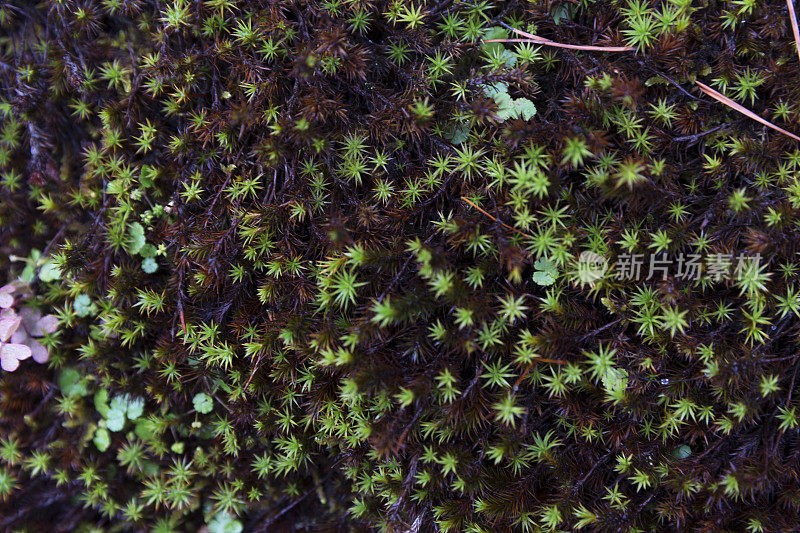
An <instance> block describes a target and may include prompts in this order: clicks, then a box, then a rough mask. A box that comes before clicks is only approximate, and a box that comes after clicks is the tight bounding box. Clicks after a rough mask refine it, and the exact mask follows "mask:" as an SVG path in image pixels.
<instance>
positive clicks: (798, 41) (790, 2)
mask: <svg viewBox="0 0 800 533" xmlns="http://www.w3.org/2000/svg"><path fill="white" fill-rule="evenodd" d="M786 5H787V6H789V20H790V21H791V23H792V32H793V33H794V44H795V46H796V47H797V57H798V59H800V28H798V27H797V14H796V13H795V12H794V0H786Z"/></svg>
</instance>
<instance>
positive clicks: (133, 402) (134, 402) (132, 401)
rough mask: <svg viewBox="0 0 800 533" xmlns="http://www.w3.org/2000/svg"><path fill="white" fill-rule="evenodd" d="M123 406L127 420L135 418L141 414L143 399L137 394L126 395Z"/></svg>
mask: <svg viewBox="0 0 800 533" xmlns="http://www.w3.org/2000/svg"><path fill="white" fill-rule="evenodd" d="M125 406H126V407H127V413H128V420H136V419H137V418H139V417H140V416H142V411H144V399H143V398H139V397H138V396H128V397H127V398H126V403H125Z"/></svg>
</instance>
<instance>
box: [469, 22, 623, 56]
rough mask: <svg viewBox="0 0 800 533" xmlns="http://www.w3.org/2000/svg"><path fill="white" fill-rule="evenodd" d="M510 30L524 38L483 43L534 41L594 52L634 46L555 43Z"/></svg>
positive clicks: (520, 31)
mask: <svg viewBox="0 0 800 533" xmlns="http://www.w3.org/2000/svg"><path fill="white" fill-rule="evenodd" d="M511 30H512V31H513V32H514V33H516V34H518V35H522V36H523V37H525V39H488V40H486V41H484V42H485V43H530V42H533V43H536V44H542V45H545V46H554V47H556V48H569V49H570V50H588V51H594V52H632V51H633V50H634V48H633V47H632V46H589V45H582V44H564V43H557V42H555V41H551V40H550V39H545V38H544V37H539V36H538V35H534V34H532V33H528V32H525V31H522V30H518V29H516V28H511Z"/></svg>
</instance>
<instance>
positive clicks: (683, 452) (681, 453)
mask: <svg viewBox="0 0 800 533" xmlns="http://www.w3.org/2000/svg"><path fill="white" fill-rule="evenodd" d="M672 455H673V457H675V458H677V459H686V458H687V457H689V456H690V455H692V449H691V448H690V447H689V446H687V445H686V444H681V445H680V446H677V447H676V448H675V449H674V450H672Z"/></svg>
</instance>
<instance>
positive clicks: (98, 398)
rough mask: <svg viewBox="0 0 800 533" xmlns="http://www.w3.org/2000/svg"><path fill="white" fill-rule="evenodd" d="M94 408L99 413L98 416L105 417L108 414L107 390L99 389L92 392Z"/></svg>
mask: <svg viewBox="0 0 800 533" xmlns="http://www.w3.org/2000/svg"><path fill="white" fill-rule="evenodd" d="M94 408H95V409H96V410H97V412H98V413H100V416H102V417H103V418H105V417H106V416H107V415H108V410H109V409H110V408H109V406H108V390H107V389H100V390H99V391H97V392H96V393H94Z"/></svg>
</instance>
